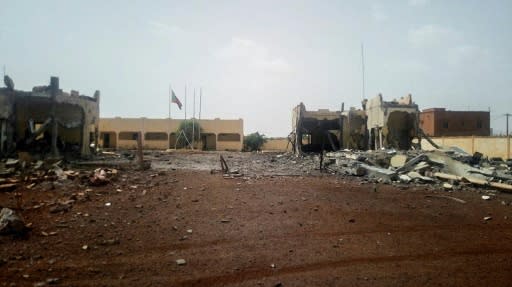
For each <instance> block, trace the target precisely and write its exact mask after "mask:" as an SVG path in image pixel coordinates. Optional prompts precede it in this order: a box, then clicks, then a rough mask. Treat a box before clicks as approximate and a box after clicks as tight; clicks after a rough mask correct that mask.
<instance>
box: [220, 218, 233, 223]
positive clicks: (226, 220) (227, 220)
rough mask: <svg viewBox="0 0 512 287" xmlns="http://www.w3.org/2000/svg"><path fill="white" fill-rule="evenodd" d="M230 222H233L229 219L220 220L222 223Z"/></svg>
mask: <svg viewBox="0 0 512 287" xmlns="http://www.w3.org/2000/svg"><path fill="white" fill-rule="evenodd" d="M230 221H231V220H229V219H221V220H220V222H222V223H229V222H230Z"/></svg>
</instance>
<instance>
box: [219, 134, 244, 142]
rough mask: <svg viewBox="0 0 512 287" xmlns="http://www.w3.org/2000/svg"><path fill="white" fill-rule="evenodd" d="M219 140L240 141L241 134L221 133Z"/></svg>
mask: <svg viewBox="0 0 512 287" xmlns="http://www.w3.org/2000/svg"><path fill="white" fill-rule="evenodd" d="M217 140H218V141H220V142H239V141H240V134H219V135H218V136H217Z"/></svg>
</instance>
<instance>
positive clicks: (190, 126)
mask: <svg viewBox="0 0 512 287" xmlns="http://www.w3.org/2000/svg"><path fill="white" fill-rule="evenodd" d="M192 130H194V141H195V142H198V141H199V135H200V133H201V132H203V129H202V128H201V126H200V125H199V122H198V121H197V120H195V119H191V120H184V121H182V122H181V123H180V126H179V127H178V129H177V130H176V139H177V140H178V141H177V144H176V147H177V148H183V147H186V146H188V143H187V139H188V141H189V142H190V143H191V144H192ZM181 131H183V132H184V133H185V135H186V136H187V138H186V139H185V137H183V135H181V136H180V134H181ZM178 137H179V139H178Z"/></svg>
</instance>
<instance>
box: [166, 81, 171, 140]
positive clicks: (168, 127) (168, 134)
mask: <svg viewBox="0 0 512 287" xmlns="http://www.w3.org/2000/svg"><path fill="white" fill-rule="evenodd" d="M167 104H168V105H169V123H168V125H167V130H168V132H167V136H170V134H171V84H169V102H168V103H167ZM167 143H168V144H169V148H171V142H170V141H169V140H168V141H167Z"/></svg>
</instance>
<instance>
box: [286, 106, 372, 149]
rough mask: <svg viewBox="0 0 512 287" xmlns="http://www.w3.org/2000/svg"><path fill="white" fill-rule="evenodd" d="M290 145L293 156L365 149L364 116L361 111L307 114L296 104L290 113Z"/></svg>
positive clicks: (303, 107)
mask: <svg viewBox="0 0 512 287" xmlns="http://www.w3.org/2000/svg"><path fill="white" fill-rule="evenodd" d="M289 138H290V141H291V142H292V145H293V149H294V151H295V152H296V153H301V152H319V151H322V150H327V151H335V150H340V149H344V148H349V149H364V148H366V139H367V136H366V115H365V113H364V111H362V110H356V109H354V108H351V109H350V110H348V111H343V108H342V109H341V111H329V110H326V109H320V110H317V111H307V110H306V107H305V106H304V104H303V103H300V104H299V105H298V106H296V107H295V108H294V109H293V112H292V133H291V134H290V137H289Z"/></svg>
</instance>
